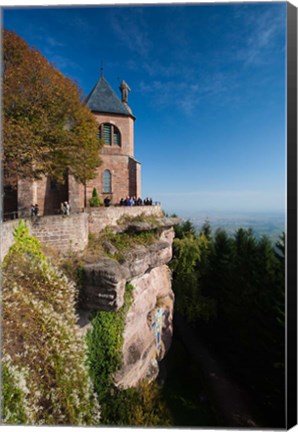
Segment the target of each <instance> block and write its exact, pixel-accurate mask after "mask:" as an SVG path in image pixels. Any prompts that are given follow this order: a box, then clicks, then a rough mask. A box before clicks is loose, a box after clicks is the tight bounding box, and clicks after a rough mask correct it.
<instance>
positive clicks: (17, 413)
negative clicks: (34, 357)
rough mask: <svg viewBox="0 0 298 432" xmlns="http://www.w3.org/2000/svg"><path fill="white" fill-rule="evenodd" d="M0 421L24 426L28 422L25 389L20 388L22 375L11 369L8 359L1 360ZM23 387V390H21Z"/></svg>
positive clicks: (22, 381)
mask: <svg viewBox="0 0 298 432" xmlns="http://www.w3.org/2000/svg"><path fill="white" fill-rule="evenodd" d="M1 375H2V388H1V391H2V393H1V398H2V401H1V402H2V403H1V405H2V421H3V423H5V424H20V425H21V424H24V423H27V422H28V414H27V413H26V411H27V410H26V402H25V396H26V392H27V389H26V388H24V387H23V386H22V384H23V383H24V379H22V378H23V377H22V373H21V372H20V371H18V370H16V369H15V368H13V367H12V365H11V362H10V358H9V357H7V356H6V358H3V359H2V368H1ZM22 387H23V388H22Z"/></svg>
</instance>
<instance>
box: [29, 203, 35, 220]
mask: <svg viewBox="0 0 298 432" xmlns="http://www.w3.org/2000/svg"><path fill="white" fill-rule="evenodd" d="M30 216H31V217H33V216H35V206H34V204H31V213H30Z"/></svg>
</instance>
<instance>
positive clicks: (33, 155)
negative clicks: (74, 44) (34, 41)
mask: <svg viewBox="0 0 298 432" xmlns="http://www.w3.org/2000/svg"><path fill="white" fill-rule="evenodd" d="M3 60H4V77H3V94H4V99H3V114H4V134H3V138H4V155H3V160H4V174H5V179H6V181H8V182H12V180H13V179H16V178H17V176H18V177H23V178H30V177H31V178H39V177H40V175H41V174H45V175H50V176H52V177H54V178H56V179H57V180H58V181H62V180H63V177H64V175H65V173H68V174H71V175H73V176H74V177H75V178H76V180H77V181H79V182H81V183H84V182H85V181H86V180H89V179H91V178H94V176H95V170H96V167H97V166H99V164H100V158H99V150H100V142H99V140H98V139H97V137H96V133H97V129H98V126H97V123H96V122H95V120H94V118H93V115H92V113H91V112H90V111H89V109H88V108H87V107H86V106H85V105H84V104H83V103H82V101H81V99H80V97H81V94H80V92H79V90H78V88H77V86H76V84H75V83H74V82H73V81H71V80H70V79H69V78H66V77H65V76H63V74H62V73H61V72H60V71H58V70H57V69H55V68H54V67H53V66H52V65H51V64H50V63H49V62H48V61H47V60H46V59H45V57H43V56H42V55H41V53H40V52H39V51H38V50H36V49H33V48H30V47H29V46H28V45H27V43H26V42H25V41H24V40H23V39H21V38H20V37H19V36H18V35H17V34H15V33H14V32H10V31H6V30H4V34H3Z"/></svg>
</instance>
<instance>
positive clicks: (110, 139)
mask: <svg viewBox="0 0 298 432" xmlns="http://www.w3.org/2000/svg"><path fill="white" fill-rule="evenodd" d="M97 137H98V139H103V142H104V145H109V146H111V145H117V146H119V147H121V135H120V131H119V129H118V128H117V127H116V126H114V125H112V124H109V123H103V124H101V125H100V126H99V128H98V133H97Z"/></svg>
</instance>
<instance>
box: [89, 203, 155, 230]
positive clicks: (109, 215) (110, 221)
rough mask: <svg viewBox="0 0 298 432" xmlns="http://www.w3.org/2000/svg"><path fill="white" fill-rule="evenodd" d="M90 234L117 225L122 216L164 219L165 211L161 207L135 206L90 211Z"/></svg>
mask: <svg viewBox="0 0 298 432" xmlns="http://www.w3.org/2000/svg"><path fill="white" fill-rule="evenodd" d="M88 211H89V232H90V233H97V232H99V231H102V230H103V229H104V228H105V227H106V226H113V225H117V221H118V220H119V219H120V218H121V216H124V215H127V216H130V217H136V216H140V215H142V214H144V215H145V216H154V217H162V216H163V211H162V209H161V207H160V206H140V207H138V206H135V207H124V206H123V207H122V206H117V207H114V206H112V207H98V208H93V209H89V210H88Z"/></svg>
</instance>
